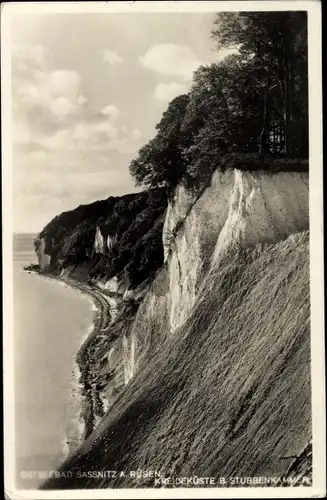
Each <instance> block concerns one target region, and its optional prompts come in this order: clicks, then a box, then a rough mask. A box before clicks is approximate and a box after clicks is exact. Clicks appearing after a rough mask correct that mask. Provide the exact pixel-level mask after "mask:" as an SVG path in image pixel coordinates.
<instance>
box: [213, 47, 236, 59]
mask: <svg viewBox="0 0 327 500" xmlns="http://www.w3.org/2000/svg"><path fill="white" fill-rule="evenodd" d="M238 53H239V49H238V48H234V49H220V50H219V51H218V52H217V61H222V60H223V59H225V58H226V57H228V56H230V55H232V54H238Z"/></svg>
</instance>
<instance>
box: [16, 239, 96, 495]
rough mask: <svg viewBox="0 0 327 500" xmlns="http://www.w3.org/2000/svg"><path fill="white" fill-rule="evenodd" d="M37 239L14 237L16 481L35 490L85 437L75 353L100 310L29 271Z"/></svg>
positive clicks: (70, 291)
mask: <svg viewBox="0 0 327 500" xmlns="http://www.w3.org/2000/svg"><path fill="white" fill-rule="evenodd" d="M34 238H35V235H34V234H16V235H14V240H13V267H14V269H13V289H14V290H13V291H14V301H13V306H14V307H13V314H14V328H13V330H14V332H13V335H14V401H15V408H14V414H15V415H14V422H15V448H16V449H15V454H16V487H17V488H21V489H37V488H38V487H39V486H40V485H41V484H42V482H43V481H44V477H46V476H47V474H51V473H52V472H51V471H54V470H55V469H56V468H57V467H58V466H59V465H60V464H61V463H62V462H63V461H64V460H65V458H67V456H68V455H69V453H71V452H72V451H74V449H76V447H77V446H78V445H79V444H80V443H81V441H82V439H83V431H84V425H83V422H82V421H81V417H80V415H81V396H80V384H79V375H80V374H79V370H78V367H77V365H76V362H75V356H76V353H77V351H78V349H79V347H80V346H81V344H82V343H83V342H84V340H85V339H86V338H87V336H88V335H89V333H90V331H91V330H92V328H93V319H94V311H95V306H94V305H93V303H92V301H91V300H90V298H89V297H87V296H86V295H83V294H81V293H80V292H78V291H77V290H74V289H72V288H70V287H68V286H67V285H65V284H64V283H62V282H59V281H55V280H51V279H47V278H45V277H41V276H39V275H37V274H33V273H29V272H27V271H25V270H24V266H26V265H29V264H36V263H37V259H36V255H35V252H34V246H33V240H34ZM8 334H9V333H8ZM40 471H41V472H40Z"/></svg>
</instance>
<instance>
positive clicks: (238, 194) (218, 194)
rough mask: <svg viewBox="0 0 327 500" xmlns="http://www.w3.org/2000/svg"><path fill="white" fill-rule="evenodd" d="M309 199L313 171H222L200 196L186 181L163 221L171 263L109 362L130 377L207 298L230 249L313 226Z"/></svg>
mask: <svg viewBox="0 0 327 500" xmlns="http://www.w3.org/2000/svg"><path fill="white" fill-rule="evenodd" d="M308 201H309V192H308V174H307V173H293V172H281V173H276V174H272V173H267V172H263V171H262V172H249V171H241V170H236V169H235V170H228V171H226V172H225V173H222V172H219V171H217V172H215V174H214V175H213V178H212V182H211V185H210V186H209V187H208V188H207V189H206V190H205V191H204V192H203V194H202V195H201V196H200V197H199V199H197V200H196V198H195V196H194V195H192V194H191V193H190V192H189V191H188V190H187V189H185V188H184V187H182V186H179V187H178V188H177V190H176V193H175V197H174V199H173V200H171V202H170V203H169V205H168V208H167V214H166V221H165V224H164V230H163V244H164V249H165V264H164V267H163V269H162V270H161V271H160V272H159V274H158V276H157V278H156V279H155V280H154V282H153V283H152V284H151V286H150V289H149V291H148V292H147V293H146V294H145V297H144V299H143V301H142V303H141V306H140V308H139V311H138V313H137V315H136V318H135V320H134V322H133V324H132V327H131V328H130V330H129V332H128V334H127V335H126V336H124V339H123V340H121V339H118V340H117V341H116V342H115V343H113V346H112V350H113V352H114V355H113V356H111V362H112V365H111V367H110V368H111V369H116V370H118V371H117V375H118V374H119V375H118V378H119V380H120V381H121V382H122V380H124V381H125V383H126V382H127V381H129V380H130V379H131V378H132V377H133V376H134V375H135V372H136V370H138V369H141V368H142V366H144V364H146V362H147V359H148V357H149V356H151V355H152V353H153V351H154V350H155V349H156V348H157V346H158V345H160V343H161V342H164V340H165V339H166V338H167V337H170V336H173V335H175V334H177V333H176V332H177V330H178V329H179V328H181V327H182V326H183V324H184V323H185V322H186V321H187V318H188V317H189V315H190V314H191V313H192V310H193V308H194V307H195V306H196V304H197V303H198V302H199V301H201V300H202V299H203V296H204V289H205V288H206V287H209V285H210V273H212V274H213V275H214V274H215V273H216V272H217V270H218V269H219V266H220V265H222V263H223V262H226V259H227V260H228V255H229V253H230V252H233V250H235V249H239V248H240V249H246V248H255V247H256V246H257V245H265V244H275V243H278V242H279V241H282V240H284V239H286V238H287V237H288V236H290V235H292V234H295V233H299V232H301V231H305V230H308V228H309V209H308ZM181 221H183V223H182V224H181ZM178 227H180V228H179V230H178V232H177V234H175V235H174V231H175V229H176V228H178ZM210 286H212V283H211V285H210ZM125 295H126V297H127V296H128V293H125ZM122 343H123V344H122ZM121 371H123V373H124V375H123V376H122V375H121ZM121 382H120V383H118V386H120V385H122V384H121ZM116 387H117V385H115V388H116ZM109 391H110V389H109Z"/></svg>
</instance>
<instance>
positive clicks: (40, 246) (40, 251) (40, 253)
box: [34, 238, 51, 271]
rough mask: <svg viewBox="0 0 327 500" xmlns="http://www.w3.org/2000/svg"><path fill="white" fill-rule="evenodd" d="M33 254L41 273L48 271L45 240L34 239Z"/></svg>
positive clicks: (48, 257)
mask: <svg viewBox="0 0 327 500" xmlns="http://www.w3.org/2000/svg"><path fill="white" fill-rule="evenodd" d="M34 247H35V253H36V255H37V259H38V264H39V266H40V269H41V270H42V271H45V270H47V269H48V267H49V265H50V258H51V257H50V255H48V254H46V253H45V240H44V238H36V240H35V242H34Z"/></svg>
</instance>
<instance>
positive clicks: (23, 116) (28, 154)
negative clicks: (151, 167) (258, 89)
mask: <svg viewBox="0 0 327 500" xmlns="http://www.w3.org/2000/svg"><path fill="white" fill-rule="evenodd" d="M214 18H215V14H214V13H136V14H135V13H129V14H126V13H125V14H123V13H108V14H107V13H94V14H89V13H87V14H83V13H74V14H69V13H66V14H57V13H51V14H24V15H22V14H20V15H15V16H14V17H13V20H12V26H11V33H12V41H11V54H12V55H11V65H12V70H11V74H12V79H11V81H12V118H13V189H14V193H13V194H14V207H13V217H14V231H15V232H39V231H40V230H41V229H42V228H43V227H44V225H45V224H46V223H47V222H49V221H50V220H51V219H52V218H53V217H54V216H56V215H58V214H60V213H61V212H63V211H65V210H70V209H73V208H75V207H77V206H78V205H80V204H86V203H90V202H92V201H95V200H98V199H104V198H107V197H108V196H115V195H122V194H125V193H128V192H133V191H137V190H139V189H140V188H136V187H135V185H134V182H133V179H132V178H131V176H130V174H129V171H128V167H129V163H130V161H131V160H132V159H133V158H135V156H136V154H137V151H138V150H139V148H140V147H142V146H143V145H144V144H146V143H147V142H148V140H149V139H150V138H151V137H153V135H154V134H155V125H156V123H157V122H158V121H159V120H160V117H161V115H162V113H163V111H164V110H165V109H166V107H167V105H168V103H169V101H170V100H171V99H172V98H174V97H175V96H177V95H179V94H181V93H184V92H187V91H188V90H189V88H190V85H191V80H192V74H193V72H194V70H195V69H196V68H198V67H199V66H200V65H202V64H210V63H212V62H215V61H217V60H219V59H222V58H223V57H225V56H226V55H227V52H226V50H222V51H217V50H215V49H214V44H213V41H212V40H211V38H210V30H211V28H212V25H213V20H214Z"/></svg>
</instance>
